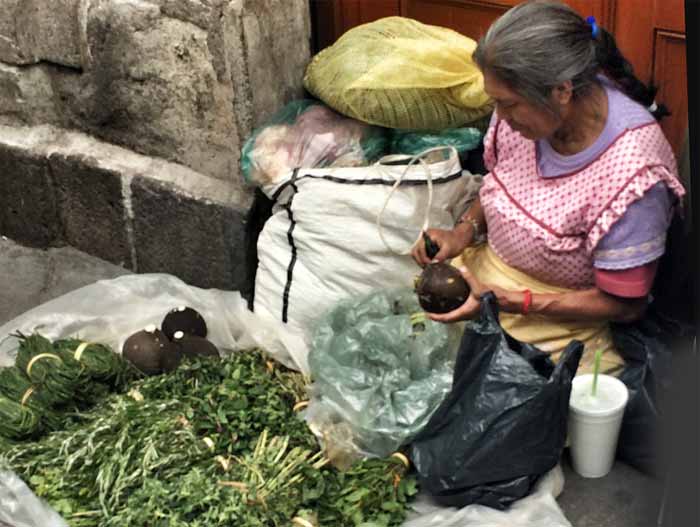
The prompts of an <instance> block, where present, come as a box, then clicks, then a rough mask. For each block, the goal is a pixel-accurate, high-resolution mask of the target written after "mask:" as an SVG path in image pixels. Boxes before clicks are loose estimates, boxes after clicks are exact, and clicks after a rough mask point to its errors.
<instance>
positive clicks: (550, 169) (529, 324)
mask: <svg viewBox="0 0 700 527" xmlns="http://www.w3.org/2000/svg"><path fill="white" fill-rule="evenodd" d="M474 60H475V62H476V63H477V64H478V66H479V68H480V69H481V71H482V73H483V76H484V87H485V90H486V92H487V93H488V94H489V95H490V96H491V98H492V99H493V101H494V102H495V105H496V109H495V112H494V116H493V118H492V120H491V125H490V127H489V130H488V132H487V134H486V137H485V140H484V148H485V152H484V162H485V165H486V167H487V170H488V171H489V173H488V175H487V176H486V177H485V178H484V183H483V186H482V188H481V190H480V194H479V199H477V200H476V201H475V202H474V203H473V204H472V206H471V208H470V209H469V210H468V211H467V212H466V213H465V214H464V216H463V217H462V218H461V219H460V220H459V221H458V222H457V224H456V225H455V226H454V228H453V229H452V230H440V229H430V230H428V231H427V234H428V235H429V236H430V238H431V239H432V240H433V241H434V242H436V243H437V244H438V246H439V247H440V251H439V253H438V254H437V255H436V257H435V260H438V261H442V260H445V259H450V258H455V261H453V264H455V265H457V266H458V267H461V268H462V271H463V273H464V276H465V278H466V280H467V281H468V282H469V284H470V286H471V288H472V294H471V296H470V297H469V299H468V300H467V301H466V302H465V303H464V304H463V305H462V306H461V307H459V308H458V309H456V310H454V311H452V312H450V313H447V314H444V315H437V314H431V315H430V316H431V318H432V319H434V320H439V321H443V322H452V321H457V320H464V319H469V318H472V317H474V316H476V315H477V313H478V310H479V297H480V294H481V293H483V292H485V291H487V290H491V291H493V292H494V293H495V295H496V297H497V299H498V302H499V305H500V309H501V323H502V325H503V327H504V329H505V330H506V331H508V332H509V333H510V334H511V335H513V336H514V337H515V338H517V339H519V340H521V341H524V342H530V343H532V344H535V345H536V346H538V347H539V348H540V349H542V350H544V351H547V352H550V353H552V354H553V358H554V359H555V360H556V358H557V356H558V355H557V354H558V353H559V352H561V351H562V350H563V348H564V347H565V346H566V344H567V343H568V342H569V341H570V340H571V339H574V338H576V339H579V340H582V341H583V342H584V343H585V344H586V351H585V352H584V357H583V359H582V362H581V366H580V368H579V372H581V371H587V370H589V369H590V368H591V362H592V361H591V356H592V355H593V354H594V352H595V351H596V350H598V349H600V350H602V351H603V352H604V353H603V360H602V370H603V371H606V372H608V373H612V374H615V373H616V372H618V371H620V370H621V367H622V365H623V364H624V361H623V360H622V359H621V357H620V356H619V355H618V353H617V352H616V350H615V349H614V347H613V345H612V341H611V337H610V334H609V327H608V324H609V322H610V321H633V320H635V319H637V318H639V317H641V316H642V315H643V313H644V311H645V307H646V306H647V303H648V296H649V291H650V289H651V285H652V282H653V280H654V275H655V271H656V267H657V262H658V259H659V257H660V256H661V255H662V254H663V252H664V247H665V239H666V231H667V229H668V227H669V223H670V220H671V218H672V214H673V211H674V208H675V206H676V204H678V202H679V199H680V198H681V197H682V196H683V194H684V190H683V188H682V186H681V185H680V183H679V182H678V179H677V170H676V162H675V158H674V155H673V151H672V149H671V147H670V145H669V143H668V142H667V140H666V139H665V137H664V135H663V132H662V131H661V128H660V127H659V125H658V123H657V122H656V119H655V117H654V115H652V113H650V110H655V109H656V108H655V105H654V104H653V102H654V90H652V89H649V88H648V87H647V86H645V85H644V84H643V83H642V82H640V81H639V80H638V79H637V78H636V77H635V75H634V73H633V71H632V67H631V66H630V64H629V62H628V61H627V60H626V59H625V58H624V57H623V55H622V54H621V53H620V50H619V49H618V48H617V45H616V43H615V40H614V38H613V37H612V36H611V35H610V34H609V33H608V32H607V31H605V30H604V29H603V28H601V27H599V26H597V24H596V23H595V20H594V19H592V18H589V19H588V20H584V19H582V18H581V17H580V16H579V15H578V14H577V13H576V12H575V11H573V10H572V9H570V8H569V7H567V6H565V5H563V4H560V3H555V2H529V3H525V4H521V5H519V6H517V7H515V8H513V9H511V10H510V11H508V12H507V13H506V14H505V15H503V16H502V17H501V18H499V19H498V20H497V21H496V22H495V23H494V24H493V25H492V26H491V28H490V29H489V30H488V32H487V33H486V36H484V37H483V38H482V39H481V40H480V42H479V45H478V47H477V49H476V51H475V53H474ZM650 105H651V108H649V106H650ZM485 234H486V235H487V239H488V242H487V243H486V244H479V243H477V240H478V239H479V238H481V237H482V236H483V235H485ZM413 257H414V259H415V260H416V261H417V262H418V263H419V264H420V265H425V264H427V263H428V262H429V259H428V257H427V255H426V252H425V248H424V247H423V246H422V244H418V245H416V247H415V248H414V250H413Z"/></svg>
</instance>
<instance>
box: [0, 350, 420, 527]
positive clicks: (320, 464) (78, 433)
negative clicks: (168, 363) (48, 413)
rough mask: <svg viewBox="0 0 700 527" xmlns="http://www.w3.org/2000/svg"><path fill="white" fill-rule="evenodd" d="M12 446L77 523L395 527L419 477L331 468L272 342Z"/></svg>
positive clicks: (117, 399)
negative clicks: (266, 348)
mask: <svg viewBox="0 0 700 527" xmlns="http://www.w3.org/2000/svg"><path fill="white" fill-rule="evenodd" d="M130 388H131V389H130V390H129V392H128V393H126V394H121V395H120V394H112V395H110V396H108V397H107V398H106V399H105V400H103V401H102V402H101V403H98V404H97V405H96V406H94V407H93V408H91V409H89V410H86V411H83V412H77V413H76V419H75V421H74V422H73V423H71V424H69V425H68V426H67V427H66V428H65V429H63V430H59V431H56V432H54V433H52V434H50V435H48V436H45V437H43V438H40V439H38V440H37V441H33V442H23V443H21V444H16V445H9V446H2V444H0V449H3V450H2V451H0V466H2V467H6V468H9V469H11V470H14V471H15V472H16V473H18V474H19V475H20V476H21V477H22V478H23V479H24V481H26V482H27V483H28V484H29V486H30V487H31V488H32V490H34V492H35V493H36V494H37V495H39V496H40V497H43V498H45V499H46V500H47V501H48V502H49V504H51V505H52V506H53V507H54V508H55V509H56V510H57V512H59V513H60V514H61V515H62V516H63V517H64V518H65V519H66V521H68V523H69V524H70V525H71V527H117V526H119V527H146V526H148V527H166V526H167V527H185V526H192V527H197V526H202V527H204V526H207V527H216V526H230V525H236V526H237V527H257V526H285V527H288V526H290V525H292V524H294V525H302V526H306V527H308V526H309V525H311V526H329V527H330V526H333V527H346V526H347V527H351V526H359V525H363V526H364V527H369V526H375V527H380V526H394V525H399V524H400V523H402V522H403V520H404V519H405V516H406V511H407V508H408V502H409V501H410V499H411V496H413V495H414V494H415V493H416V484H415V480H414V479H413V478H412V477H411V476H409V475H407V474H406V468H405V465H404V464H403V463H402V462H401V461H400V460H397V459H395V458H391V459H372V460H364V461H360V462H358V463H356V464H355V465H353V466H352V467H351V468H350V469H349V470H347V471H343V472H341V471H338V470H336V469H335V468H333V467H331V466H330V465H329V463H328V461H327V459H325V457H324V454H323V453H322V452H320V451H319V447H318V445H317V441H316V438H315V437H314V436H313V434H312V433H311V432H310V431H309V429H308V427H307V426H306V424H305V423H304V422H303V421H302V420H301V419H300V418H299V416H298V415H296V413H295V411H294V407H295V405H296V404H297V403H299V402H300V401H302V400H304V399H305V398H306V379H305V378H304V377H303V376H302V375H301V374H298V373H295V372H292V371H289V370H286V369H285V368H284V367H282V366H280V365H279V364H277V363H275V362H273V361H271V360H269V359H268V358H267V357H266V356H265V354H264V353H263V352H261V351H260V350H251V351H245V352H236V353H233V354H231V355H230V356H229V357H228V358H226V359H224V360H222V361H219V360H215V359H197V360H193V361H186V362H183V363H182V364H181V365H180V367H179V368H178V369H177V370H175V371H174V372H172V373H169V374H166V375H161V376H154V377H150V378H147V379H143V380H139V381H137V382H134V383H132V385H131V386H130Z"/></svg>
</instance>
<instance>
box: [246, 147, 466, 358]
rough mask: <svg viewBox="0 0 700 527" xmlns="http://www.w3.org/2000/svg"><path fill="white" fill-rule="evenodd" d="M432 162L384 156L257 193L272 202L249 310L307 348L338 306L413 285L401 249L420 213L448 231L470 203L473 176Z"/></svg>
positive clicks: (292, 178) (444, 159)
mask: <svg viewBox="0 0 700 527" xmlns="http://www.w3.org/2000/svg"><path fill="white" fill-rule="evenodd" d="M433 154H435V157H434V158H431V157H430V156H432V155H433ZM430 156H428V157H426V158H424V159H423V158H422V159H423V161H424V162H425V163H420V162H419V163H414V164H413V165H409V161H410V157H409V156H403V157H402V156H394V157H391V156H390V157H388V158H382V160H380V162H378V163H376V164H374V165H372V166H369V167H358V168H334V169H304V170H298V171H295V172H294V173H292V174H290V175H289V176H288V177H286V178H284V179H283V180H281V181H280V182H279V183H278V184H277V185H269V186H265V187H263V189H262V190H263V191H264V192H265V193H266V195H267V196H268V197H270V198H272V199H273V200H274V202H275V204H274V207H273V213H272V216H271V217H270V218H269V219H268V220H267V222H266V223H265V226H264V227H263V229H262V231H261V232H260V235H259V237H258V241H257V253H258V268H257V272H256V277H255V302H254V310H255V313H256V314H258V315H260V316H264V317H267V318H268V319H270V320H276V321H277V322H278V323H279V325H280V326H282V327H283V328H284V329H285V330H286V331H288V332H290V333H292V334H294V335H298V336H299V337H300V338H303V339H305V340H306V341H307V342H308V341H309V339H310V335H311V331H312V327H313V325H314V324H315V322H316V320H317V319H318V318H319V317H321V316H322V315H323V314H324V312H326V311H328V310H330V309H331V308H332V307H333V306H334V305H335V304H336V303H338V302H339V301H341V300H344V299H346V298H350V297H352V296H356V295H365V294H368V293H370V292H371V291H374V290H376V289H381V288H389V289H391V288H399V287H405V288H407V287H411V286H412V285H413V280H414V278H415V276H416V274H418V273H419V272H420V269H419V268H418V267H417V266H416V263H415V262H414V261H413V258H411V256H410V254H409V253H408V252H407V251H409V250H410V248H411V246H412V244H413V243H414V242H415V241H416V240H417V238H418V236H419V235H420V232H421V229H423V228H424V225H425V219H426V211H427V216H428V218H429V224H430V226H431V227H436V228H451V227H452V226H453V225H454V222H455V221H456V220H457V218H458V217H459V216H460V215H461V214H462V213H463V212H464V210H465V209H466V206H467V205H466V203H465V200H469V199H470V198H471V197H472V196H471V194H470V193H468V192H467V190H468V189H469V188H470V185H471V182H472V180H473V178H474V176H473V175H472V174H470V173H469V172H466V171H462V169H461V167H460V164H459V159H458V157H457V154H456V152H455V151H454V149H444V150H443V151H441V152H433V153H432V154H430ZM428 206H429V207H428ZM300 355H301V354H300ZM302 370H303V371H308V367H302Z"/></svg>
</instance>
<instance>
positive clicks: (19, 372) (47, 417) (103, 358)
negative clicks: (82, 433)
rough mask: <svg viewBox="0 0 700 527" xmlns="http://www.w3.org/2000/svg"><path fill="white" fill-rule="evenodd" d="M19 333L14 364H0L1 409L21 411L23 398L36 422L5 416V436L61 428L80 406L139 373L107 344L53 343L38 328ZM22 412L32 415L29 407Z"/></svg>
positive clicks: (1, 427) (1, 432)
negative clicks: (16, 422)
mask: <svg viewBox="0 0 700 527" xmlns="http://www.w3.org/2000/svg"><path fill="white" fill-rule="evenodd" d="M16 336H17V337H18V339H19V349H18V352H17V358H16V361H15V366H13V367H9V368H2V369H0V394H2V395H3V396H4V398H3V399H0V413H3V415H5V414H7V415H9V414H12V413H16V412H17V409H16V408H15V407H14V405H16V404H19V405H20V406H22V407H25V408H26V410H30V411H31V413H32V414H34V416H35V418H36V421H37V423H36V426H34V425H32V426H31V427H24V428H17V427H15V426H14V425H10V424H9V421H0V436H2V437H5V438H9V439H22V438H23V437H30V436H31V437H33V436H35V435H36V434H37V432H38V431H39V430H43V431H45V432H50V431H55V430H60V429H62V428H64V427H65V426H66V425H67V423H68V422H69V421H70V420H71V419H72V418H73V414H74V413H75V412H79V411H82V410H85V409H87V408H89V407H91V406H92V405H94V404H95V403H96V402H98V401H101V400H103V399H104V398H105V397H106V396H107V395H108V394H109V393H110V392H112V391H115V390H120V389H122V388H123V387H124V386H126V385H127V384H128V383H129V382H130V381H131V380H133V379H134V378H135V376H136V371H135V370H134V369H133V368H130V367H129V365H128V364H127V362H126V361H124V360H123V359H122V357H121V356H119V355H118V354H116V353H114V352H113V351H112V350H111V349H110V348H109V347H107V346H104V345H101V344H95V343H89V342H83V341H81V340H78V339H64V340H59V341H56V342H54V343H52V342H51V341H50V340H49V339H47V338H45V337H43V336H42V335H40V334H38V333H36V334H33V335H29V336H27V335H23V334H22V333H18V334H17V335H16ZM23 414H24V415H28V413H27V412H26V411H25V412H23ZM24 422H25V423H28V422H29V421H26V420H25V421H24ZM22 430H25V435H24V436H23V435H22V433H21V432H22Z"/></svg>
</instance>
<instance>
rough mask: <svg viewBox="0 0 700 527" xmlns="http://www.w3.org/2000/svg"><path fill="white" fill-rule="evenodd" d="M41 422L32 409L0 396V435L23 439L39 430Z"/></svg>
mask: <svg viewBox="0 0 700 527" xmlns="http://www.w3.org/2000/svg"><path fill="white" fill-rule="evenodd" d="M40 428H41V423H40V421H39V417H38V416H37V415H36V413H34V411H33V410H31V409H30V408H27V407H26V406H22V405H21V404H19V403H16V402H14V401H12V400H10V399H8V398H7V397H2V396H0V435H2V436H4V437H6V438H8V439H24V438H27V437H30V436H32V435H35V434H37V433H38V432H39V430H40Z"/></svg>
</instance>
